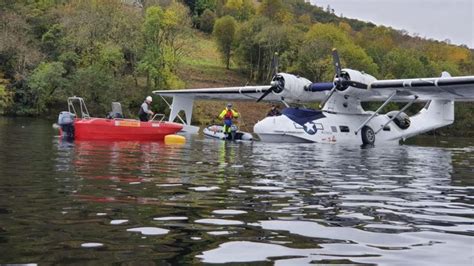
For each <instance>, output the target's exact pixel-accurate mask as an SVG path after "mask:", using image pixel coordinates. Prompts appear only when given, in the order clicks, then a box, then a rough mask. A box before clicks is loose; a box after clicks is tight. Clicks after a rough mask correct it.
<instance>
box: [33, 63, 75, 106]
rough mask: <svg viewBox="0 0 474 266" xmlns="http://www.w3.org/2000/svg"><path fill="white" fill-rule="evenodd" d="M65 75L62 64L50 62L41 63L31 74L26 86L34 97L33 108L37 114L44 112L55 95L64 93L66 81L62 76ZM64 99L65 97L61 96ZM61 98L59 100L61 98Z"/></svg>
mask: <svg viewBox="0 0 474 266" xmlns="http://www.w3.org/2000/svg"><path fill="white" fill-rule="evenodd" d="M64 73H66V70H65V69H64V67H63V65H62V63H60V62H51V63H45V62H43V63H41V64H40V65H39V66H38V67H37V68H36V69H35V70H34V71H33V73H32V74H31V77H30V78H29V80H28V85H29V87H30V88H31V89H32V91H33V93H34V95H35V96H36V97H35V108H36V112H37V114H40V113H42V112H44V111H46V108H47V107H48V105H49V104H50V103H52V102H53V101H54V99H55V97H54V96H55V95H54V94H55V93H56V94H58V91H60V90H61V89H62V90H61V91H62V92H64V87H65V86H66V84H65V83H66V79H64V78H63V74H64ZM61 96H62V97H64V96H65V95H64V94H63V95H61ZM62 97H61V98H62Z"/></svg>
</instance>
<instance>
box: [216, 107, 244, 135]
mask: <svg viewBox="0 0 474 266" xmlns="http://www.w3.org/2000/svg"><path fill="white" fill-rule="evenodd" d="M238 117H239V113H238V112H237V111H235V110H233V109H232V104H231V103H228V104H227V107H226V108H225V109H224V110H222V112H221V114H220V115H219V119H224V133H225V134H229V133H230V129H231V126H232V119H234V118H238Z"/></svg>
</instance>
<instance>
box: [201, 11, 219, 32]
mask: <svg viewBox="0 0 474 266" xmlns="http://www.w3.org/2000/svg"><path fill="white" fill-rule="evenodd" d="M215 21H216V14H214V12H212V11H211V10H209V9H206V10H204V12H203V13H202V15H201V17H200V18H199V22H200V23H199V28H200V29H201V30H202V31H204V32H207V33H212V30H213V28H214V22H215Z"/></svg>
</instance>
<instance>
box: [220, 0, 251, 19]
mask: <svg viewBox="0 0 474 266" xmlns="http://www.w3.org/2000/svg"><path fill="white" fill-rule="evenodd" d="M224 14H226V15H229V16H232V17H234V18H235V19H237V20H239V21H244V20H248V19H249V18H250V17H251V16H252V15H254V14H255V7H254V5H253V2H252V1H251V0H228V1H227V3H226V4H225V5H224Z"/></svg>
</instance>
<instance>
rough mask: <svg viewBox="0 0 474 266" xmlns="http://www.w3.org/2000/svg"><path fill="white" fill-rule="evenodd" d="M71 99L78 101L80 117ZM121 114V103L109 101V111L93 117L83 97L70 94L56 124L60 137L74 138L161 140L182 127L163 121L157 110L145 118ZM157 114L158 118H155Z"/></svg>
mask: <svg viewBox="0 0 474 266" xmlns="http://www.w3.org/2000/svg"><path fill="white" fill-rule="evenodd" d="M74 102H78V105H79V108H80V116H81V117H80V118H79V117H78V116H77V112H76V109H75V106H74ZM122 117H123V115H122V108H121V106H120V103H112V112H111V113H109V115H107V118H95V117H90V116H89V111H88V110H87V107H86V105H85V103H84V100H83V99H82V98H80V97H69V98H68V111H67V112H66V111H63V112H61V113H60V114H59V117H58V124H59V126H60V134H61V135H62V136H63V137H65V138H69V139H76V140H144V141H150V140H163V139H164V137H165V136H166V135H169V134H175V133H176V132H178V131H180V130H181V129H182V128H183V126H182V125H181V124H178V123H173V122H165V121H163V119H164V115H160V114H157V115H155V116H154V117H153V118H152V119H151V120H150V121H148V122H141V121H139V120H135V119H124V118H122ZM157 117H159V118H160V120H155V119H156V118H157Z"/></svg>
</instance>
